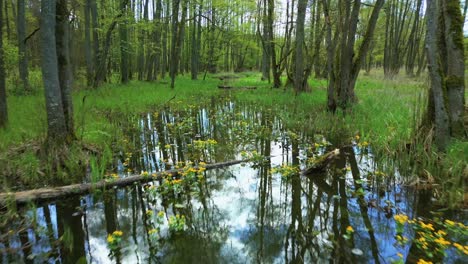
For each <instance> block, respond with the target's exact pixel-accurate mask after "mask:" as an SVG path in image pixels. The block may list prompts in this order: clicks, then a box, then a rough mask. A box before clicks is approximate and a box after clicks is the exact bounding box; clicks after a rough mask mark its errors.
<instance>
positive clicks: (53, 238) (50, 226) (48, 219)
mask: <svg viewBox="0 0 468 264" xmlns="http://www.w3.org/2000/svg"><path fill="white" fill-rule="evenodd" d="M49 206H51V207H53V208H55V209H56V208H57V206H56V205H53V204H50V205H44V206H43V207H42V208H43V210H44V219H45V224H46V230H47V235H48V237H49V244H50V246H51V248H52V249H51V251H50V252H51V253H50V254H51V257H58V256H59V255H60V248H58V243H57V238H58V237H59V235H58V234H56V233H55V232H54V227H55V230H58V226H56V225H57V224H58V222H57V220H58V219H57V217H58V214H57V210H56V212H55V219H54V221H52V213H51V211H50V208H49Z"/></svg>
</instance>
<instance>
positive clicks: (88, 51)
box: [84, 0, 94, 87]
mask: <svg viewBox="0 0 468 264" xmlns="http://www.w3.org/2000/svg"><path fill="white" fill-rule="evenodd" d="M84 15H85V27H84V35H85V61H86V85H87V86H88V87H91V86H92V85H93V72H94V61H93V59H92V45H91V0H86V3H85V6H84Z"/></svg>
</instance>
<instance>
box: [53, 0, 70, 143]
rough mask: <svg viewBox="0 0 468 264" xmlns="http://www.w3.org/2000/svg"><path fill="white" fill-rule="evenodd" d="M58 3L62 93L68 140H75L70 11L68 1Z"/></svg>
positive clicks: (58, 57)
mask: <svg viewBox="0 0 468 264" xmlns="http://www.w3.org/2000/svg"><path fill="white" fill-rule="evenodd" d="M56 1H57V5H56V8H57V15H56V29H55V41H56V45H57V47H56V50H57V63H58V76H59V85H60V91H61V99H62V107H63V114H64V116H65V125H66V131H65V132H64V133H66V134H67V139H69V140H70V139H73V138H74V137H75V136H74V131H75V129H74V125H73V101H72V85H73V75H72V68H71V63H70V28H69V22H70V21H69V19H68V18H69V16H70V14H69V11H68V8H67V0H56Z"/></svg>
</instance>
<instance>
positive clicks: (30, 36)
mask: <svg viewBox="0 0 468 264" xmlns="http://www.w3.org/2000/svg"><path fill="white" fill-rule="evenodd" d="M40 29H41V28H36V29H35V30H34V31H33V32H31V34H29V35H28V36H27V37H26V38H25V39H24V40H23V42H24V44H26V42H27V41H28V39H30V38H32V37H33V36H34V34H36V32H38V31H39V30H40Z"/></svg>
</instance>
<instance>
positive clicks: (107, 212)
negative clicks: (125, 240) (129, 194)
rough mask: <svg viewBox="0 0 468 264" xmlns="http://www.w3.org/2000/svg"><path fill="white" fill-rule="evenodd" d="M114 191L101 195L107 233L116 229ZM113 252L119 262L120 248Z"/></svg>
mask: <svg viewBox="0 0 468 264" xmlns="http://www.w3.org/2000/svg"><path fill="white" fill-rule="evenodd" d="M115 200H116V192H115V190H110V191H108V192H105V193H104V195H103V201H104V216H105V219H106V231H107V234H109V235H110V234H112V233H113V232H114V231H116V230H118V227H117V211H116V207H115ZM114 253H115V254H113V256H114V257H115V260H116V262H117V263H121V252H120V249H117V250H116V251H115V252H114Z"/></svg>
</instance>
